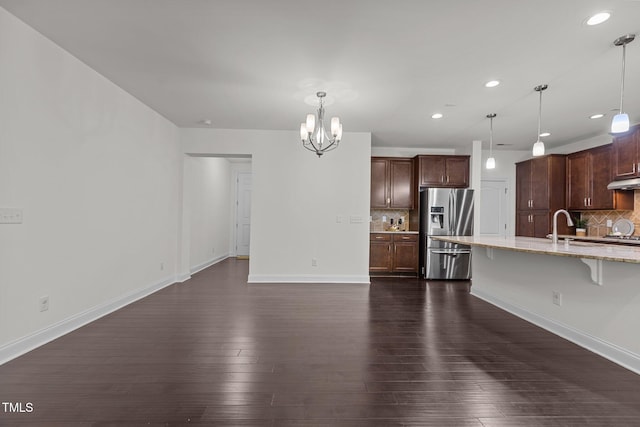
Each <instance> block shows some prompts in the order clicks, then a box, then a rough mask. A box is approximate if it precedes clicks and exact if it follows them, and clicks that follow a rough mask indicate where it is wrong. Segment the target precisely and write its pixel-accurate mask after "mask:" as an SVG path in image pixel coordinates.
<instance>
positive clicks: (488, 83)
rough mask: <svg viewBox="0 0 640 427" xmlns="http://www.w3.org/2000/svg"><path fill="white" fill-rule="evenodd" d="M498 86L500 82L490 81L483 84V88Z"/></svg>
mask: <svg viewBox="0 0 640 427" xmlns="http://www.w3.org/2000/svg"><path fill="white" fill-rule="evenodd" d="M499 84H500V80H491V81H489V82H486V83H485V84H484V86H485V87H496V86H498V85H499Z"/></svg>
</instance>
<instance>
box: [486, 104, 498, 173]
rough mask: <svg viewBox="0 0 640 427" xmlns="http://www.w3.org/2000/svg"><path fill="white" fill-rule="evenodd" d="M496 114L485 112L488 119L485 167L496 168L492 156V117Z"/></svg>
mask: <svg viewBox="0 0 640 427" xmlns="http://www.w3.org/2000/svg"><path fill="white" fill-rule="evenodd" d="M495 116H496V113H491V114H487V118H488V119H489V120H490V121H489V158H488V159H487V164H486V168H487V169H495V168H496V159H495V158H494V157H493V118H494V117H495Z"/></svg>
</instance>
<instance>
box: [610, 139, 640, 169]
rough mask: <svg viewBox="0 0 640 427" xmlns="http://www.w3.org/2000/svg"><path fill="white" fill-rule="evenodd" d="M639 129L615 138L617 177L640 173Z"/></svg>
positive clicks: (614, 162)
mask: <svg viewBox="0 0 640 427" xmlns="http://www.w3.org/2000/svg"><path fill="white" fill-rule="evenodd" d="M637 162H638V131H637V130H636V131H633V132H631V133H629V134H627V135H623V136H618V137H616V138H615V139H614V140H613V175H614V176H615V178H616V179H625V178H633V177H634V176H637V175H638V164H637Z"/></svg>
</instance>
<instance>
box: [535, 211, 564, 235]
mask: <svg viewBox="0 0 640 427" xmlns="http://www.w3.org/2000/svg"><path fill="white" fill-rule="evenodd" d="M550 215H552V213H549V212H548V211H545V212H534V213H532V214H531V219H532V221H533V237H540V238H544V237H547V234H550V233H551V221H550V219H549V217H550ZM562 220H565V217H564V215H562ZM558 230H559V232H558V234H567V231H566V227H558ZM563 230H564V231H563Z"/></svg>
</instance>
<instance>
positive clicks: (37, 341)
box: [0, 277, 176, 365]
mask: <svg viewBox="0 0 640 427" xmlns="http://www.w3.org/2000/svg"><path fill="white" fill-rule="evenodd" d="M173 283H176V280H175V278H173V277H171V278H167V279H164V280H163V281H161V282H159V283H155V284H153V285H150V286H147V287H145V288H142V289H137V290H135V291H132V292H129V293H126V294H124V295H122V296H119V297H117V298H114V299H112V300H109V301H106V302H104V303H102V304H99V305H97V306H95V307H92V308H89V309H87V310H85V311H82V312H80V313H78V314H75V315H73V316H71V317H68V318H66V319H64V320H61V321H59V322H57V323H54V324H52V325H49V326H47V327H46V328H43V329H41V330H39V331H36V332H34V333H32V334H29V335H26V336H24V337H22V338H18V339H17V340H14V341H11V342H9V343H7V344H5V345H3V346H0V365H2V364H4V363H6V362H8V361H10V360H12V359H15V358H16V357H18V356H21V355H23V354H25V353H27V352H29V351H31V350H34V349H36V348H38V347H40V346H42V345H44V344H46V343H48V342H50V341H53V340H55V339H56V338H60V337H61V336H63V335H66V334H68V333H69V332H72V331H74V330H76V329H78V328H80V327H82V326H84V325H86V324H88V323H91V322H93V321H94V320H97V319H99V318H101V317H103V316H106V315H107V314H110V313H113V312H114V311H116V310H119V309H120V308H122V307H124V306H126V305H129V304H131V303H132V302H135V301H137V300H139V299H142V298H144V297H146V296H148V295H151V294H152V293H154V292H157V291H159V290H160V289H163V288H165V287H167V286H169V285H171V284H173Z"/></svg>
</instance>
